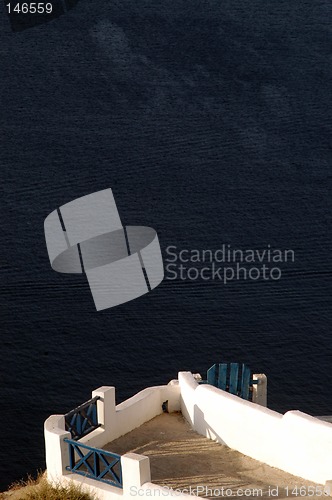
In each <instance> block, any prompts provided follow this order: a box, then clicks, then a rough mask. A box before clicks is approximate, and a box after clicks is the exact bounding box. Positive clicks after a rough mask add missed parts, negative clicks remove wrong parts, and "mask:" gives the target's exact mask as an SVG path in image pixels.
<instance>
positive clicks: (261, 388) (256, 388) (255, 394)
mask: <svg viewBox="0 0 332 500" xmlns="http://www.w3.org/2000/svg"><path fill="white" fill-rule="evenodd" d="M252 378H253V380H254V381H257V384H253V386H252V402H253V403H256V404H258V405H261V406H265V407H266V406H267V377H266V375H264V373H254V374H253V376H252Z"/></svg>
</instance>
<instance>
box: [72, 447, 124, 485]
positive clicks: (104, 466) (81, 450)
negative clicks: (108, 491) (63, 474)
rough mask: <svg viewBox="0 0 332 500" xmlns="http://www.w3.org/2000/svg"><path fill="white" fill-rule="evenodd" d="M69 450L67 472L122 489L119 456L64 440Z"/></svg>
mask: <svg viewBox="0 0 332 500" xmlns="http://www.w3.org/2000/svg"><path fill="white" fill-rule="evenodd" d="M64 441H65V442H66V443H68V449H69V466H68V467H66V469H67V470H69V471H71V472H74V473H75V474H81V475H82V476H85V477H89V478H91V479H97V481H102V482H103V483H107V484H111V485H112V486H116V487H118V488H122V469H121V456H120V455H117V454H115V453H111V452H109V451H105V450H101V449H99V448H92V447H91V446H88V445H86V444H82V443H79V442H77V441H74V440H73V439H67V438H65V439H64Z"/></svg>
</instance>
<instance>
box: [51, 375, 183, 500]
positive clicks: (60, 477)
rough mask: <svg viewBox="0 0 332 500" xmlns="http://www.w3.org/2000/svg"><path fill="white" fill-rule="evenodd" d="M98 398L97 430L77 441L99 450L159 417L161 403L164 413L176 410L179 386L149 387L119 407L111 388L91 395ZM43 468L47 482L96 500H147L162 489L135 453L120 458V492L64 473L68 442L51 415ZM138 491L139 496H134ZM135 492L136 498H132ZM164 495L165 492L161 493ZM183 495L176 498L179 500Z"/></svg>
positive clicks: (146, 461)
mask: <svg viewBox="0 0 332 500" xmlns="http://www.w3.org/2000/svg"><path fill="white" fill-rule="evenodd" d="M95 396H99V397H100V399H99V400H98V402H97V412H98V422H99V423H101V424H102V425H101V427H99V428H98V429H96V430H94V431H93V432H91V433H90V434H88V435H87V436H85V437H83V438H82V439H80V442H81V443H84V444H88V445H89V446H92V447H94V448H101V447H103V446H104V445H106V444H107V443H108V442H110V441H113V440H114V439H116V438H118V437H120V436H122V435H124V434H127V433H128V432H130V431H132V430H133V429H135V428H136V427H139V426H140V425H142V424H144V423H145V422H147V421H149V420H151V419H152V418H154V417H155V416H157V415H159V414H161V413H162V411H163V410H162V403H164V402H165V401H168V411H169V412H173V411H179V410H180V386H179V384H178V382H177V381H172V382H170V383H169V384H168V385H163V386H156V387H149V388H148V389H144V390H143V391H141V392H139V393H138V394H135V396H133V397H132V398H129V399H127V400H126V401H124V402H123V403H120V404H119V405H117V406H116V405H115V388H114V387H100V388H99V389H97V390H96V391H93V393H92V397H95ZM44 434H45V447H46V468H47V477H48V479H49V481H51V482H53V483H55V484H58V483H59V482H62V483H65V482H66V481H74V482H75V483H76V484H77V485H81V486H83V487H84V488H85V489H87V490H88V491H91V492H92V493H95V494H96V496H97V498H98V499H100V500H120V499H124V498H128V499H129V498H131V500H133V499H134V497H135V496H137V497H139V498H148V497H149V498H151V490H156V489H160V493H162V491H164V490H165V489H164V488H162V487H159V486H158V485H155V484H152V483H150V481H151V474H150V461H149V458H148V457H145V456H143V455H138V454H135V453H127V454H125V455H123V456H121V467H122V477H123V489H119V488H116V487H115V486H111V485H109V484H106V483H102V482H99V481H96V480H93V479H89V478H86V477H83V476H81V475H79V474H72V473H71V472H69V471H67V470H66V467H67V466H68V465H69V454H68V445H67V443H65V442H64V439H65V438H69V439H70V438H71V435H70V433H69V432H67V431H66V430H65V419H64V416H63V415H52V416H51V417H49V418H48V419H47V420H46V422H45V425H44ZM138 490H139V492H138ZM135 492H137V495H135ZM164 492H165V491H164ZM160 496H162V495H160ZM182 497H183V498H184V497H187V495H179V496H178V498H179V500H181V499H182Z"/></svg>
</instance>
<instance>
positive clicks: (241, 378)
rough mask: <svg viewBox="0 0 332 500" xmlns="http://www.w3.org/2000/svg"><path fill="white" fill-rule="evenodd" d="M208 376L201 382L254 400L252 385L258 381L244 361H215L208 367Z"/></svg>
mask: <svg viewBox="0 0 332 500" xmlns="http://www.w3.org/2000/svg"><path fill="white" fill-rule="evenodd" d="M206 378H207V380H202V382H201V383H203V384H204V383H205V384H206V383H208V384H211V385H214V386H215V387H218V388H219V389H222V390H223V391H227V392H230V393H231V394H235V395H236V396H239V397H240V398H242V399H247V400H252V386H253V385H254V384H257V383H258V381H257V380H253V378H252V374H251V370H250V368H248V366H247V365H245V364H244V363H243V364H240V363H215V364H214V365H212V366H211V368H209V369H208V371H207V374H206Z"/></svg>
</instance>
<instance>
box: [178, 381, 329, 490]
mask: <svg viewBox="0 0 332 500" xmlns="http://www.w3.org/2000/svg"><path fill="white" fill-rule="evenodd" d="M179 384H180V389H181V411H182V413H183V415H184V416H185V417H186V419H187V420H188V421H189V422H190V424H191V425H192V427H193V428H194V429H195V430H196V431H197V432H199V433H200V434H202V435H203V436H206V437H208V438H210V439H213V440H216V441H218V442H220V443H223V444H226V445H227V446H229V447H230V448H233V449H234V450H237V451H240V452H241V453H244V454H245V455H248V456H249V457H252V458H254V459H256V460H260V461H261V462H265V463H266V464H268V465H271V466H272V467H277V468H278V469H281V470H284V471H286V472H289V473H290V474H294V475H296V476H299V477H302V478H304V479H307V480H309V481H314V482H316V483H320V484H325V483H326V481H329V480H331V479H332V424H329V423H326V422H322V421H320V420H318V419H316V418H314V417H311V416H309V415H306V414H305V413H302V412H300V411H290V412H287V413H286V414H285V415H281V414H279V413H277V412H275V411H272V410H269V409H268V408H264V407H262V406H259V405H257V404H255V403H251V402H249V401H244V400H242V399H240V398H238V397H237V396H234V395H232V394H229V393H227V392H225V391H222V390H220V389H217V388H215V387H212V386H210V385H205V384H204V385H199V384H198V383H197V382H196V380H195V379H194V377H193V375H192V374H191V373H190V372H180V373H179Z"/></svg>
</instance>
